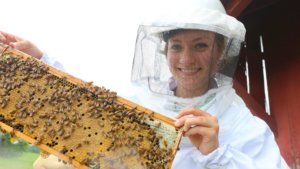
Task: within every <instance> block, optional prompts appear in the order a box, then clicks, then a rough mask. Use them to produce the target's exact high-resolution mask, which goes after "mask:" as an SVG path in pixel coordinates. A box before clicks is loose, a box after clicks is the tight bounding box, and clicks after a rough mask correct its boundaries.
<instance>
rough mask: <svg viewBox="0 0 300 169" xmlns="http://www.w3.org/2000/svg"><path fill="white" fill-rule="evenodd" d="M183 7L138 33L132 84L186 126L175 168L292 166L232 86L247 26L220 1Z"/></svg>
mask: <svg viewBox="0 0 300 169" xmlns="http://www.w3.org/2000/svg"><path fill="white" fill-rule="evenodd" d="M176 2H177V1H175V0H173V1H171V3H170V6H172V5H174V4H176ZM178 3H179V4H177V6H179V8H176V7H174V8H172V7H170V6H168V8H167V9H168V10H165V11H164V12H166V14H164V15H163V16H162V17H159V19H158V20H156V21H155V22H146V23H145V24H143V25H141V26H140V27H139V30H138V36H137V41H136V42H137V43H136V49H135V57H134V62H133V67H132V79H131V80H132V82H133V85H134V87H135V89H136V90H135V91H136V93H135V94H134V96H132V97H131V99H132V100H133V101H135V102H137V103H139V104H141V105H143V106H145V107H148V108H150V109H153V110H155V111H157V112H160V113H162V114H164V115H166V116H169V117H170V118H174V119H177V120H176V122H175V125H176V126H178V127H183V130H184V136H186V137H183V139H182V141H181V143H180V150H179V151H178V152H177V154H176V156H175V159H174V162H173V165H172V168H173V169H183V168H184V169H186V168H189V169H196V168H211V169H216V168H229V169H235V168H239V169H240V168H242V169H247V168H249V169H250V168H251V169H252V168H257V169H268V168H269V169H275V168H282V169H283V168H288V166H287V164H286V163H285V161H284V160H283V158H282V157H281V155H280V152H279V149H278V146H277V144H276V142H275V139H274V136H273V133H272V132H271V130H270V128H269V127H268V126H267V125H266V123H265V122H263V121H262V120H261V119H259V118H257V117H255V116H253V115H252V114H251V112H250V111H249V109H248V108H247V107H246V105H245V104H244V102H243V101H242V100H241V98H240V97H239V96H237V95H236V93H235V91H234V89H233V88H232V76H233V73H234V69H235V67H236V63H237V59H238V57H237V56H238V54H239V49H240V46H241V42H242V41H243V40H244V36H245V28H244V26H243V24H242V23H240V22H239V21H237V20H236V19H234V18H232V17H230V16H228V15H226V12H225V10H224V8H223V6H222V4H221V3H220V1H219V0H197V1H193V0H192V1H191V2H187V1H179V2H178ZM180 3H183V4H180ZM186 5H187V6H186ZM165 9H166V8H165ZM172 11H173V12H172ZM0 38H1V36H0ZM43 58H46V57H44V56H43V57H42V59H43ZM49 160H51V159H49ZM53 162H56V159H55V160H53ZM52 164H53V163H52ZM60 165H62V164H60ZM37 166H42V167H45V168H47V166H46V162H42V160H38V161H37V163H36V167H37ZM57 168H58V167H57Z"/></svg>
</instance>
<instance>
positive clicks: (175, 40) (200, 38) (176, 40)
mask: <svg viewBox="0 0 300 169" xmlns="http://www.w3.org/2000/svg"><path fill="white" fill-rule="evenodd" d="M205 39H209V38H208V37H198V38H196V39H193V40H192V42H196V41H199V40H205ZM170 42H181V40H178V39H177V38H174V39H172V38H171V39H170Z"/></svg>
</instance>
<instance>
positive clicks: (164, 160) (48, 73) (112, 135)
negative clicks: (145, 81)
mask: <svg viewBox="0 0 300 169" xmlns="http://www.w3.org/2000/svg"><path fill="white" fill-rule="evenodd" d="M16 59H17V60H19V61H20V62H18V63H13V61H14V60H16ZM0 62H1V63H2V62H5V63H6V62H7V63H8V64H14V65H13V66H12V65H9V67H6V68H5V64H3V65H4V66H2V67H1V65H0V81H1V82H0V94H1V98H0V115H1V116H2V119H1V117H0V128H1V129H2V130H4V131H5V132H8V133H10V134H11V135H13V136H16V137H18V138H22V139H24V140H26V141H27V142H29V143H31V144H35V145H36V146H37V147H39V148H40V149H41V150H42V151H44V152H47V153H49V154H53V155H56V156H57V157H59V158H60V159H62V160H63V161H65V162H68V163H71V164H72V165H74V166H75V167H77V168H83V169H84V168H93V167H92V164H94V168H97V167H100V166H101V165H102V166H101V168H103V166H104V168H109V165H115V164H109V163H114V162H115V163H121V162H120V158H122V159H124V161H125V163H126V160H127V163H128V164H129V163H131V162H128V161H132V163H136V161H137V160H138V161H139V162H141V164H139V165H140V167H143V168H171V165H172V161H173V158H174V156H175V153H176V151H177V148H178V144H179V142H180V139H181V136H182V132H181V130H179V131H178V130H177V129H176V128H175V126H174V120H173V119H170V118H168V117H165V116H163V115H161V114H159V113H156V112H153V111H151V110H149V109H147V108H144V107H142V106H140V105H138V104H135V103H133V102H131V101H129V100H126V99H124V98H122V97H119V96H117V95H116V93H115V92H111V91H109V90H107V89H105V88H103V87H97V86H95V85H93V84H91V83H87V82H85V81H82V80H80V79H78V78H76V77H73V76H71V75H69V74H67V73H64V72H62V71H60V70H58V69H55V68H53V67H51V66H49V65H47V64H44V63H42V62H41V61H39V60H37V59H34V58H32V57H31V56H29V55H27V54H25V53H22V52H20V51H18V50H15V49H13V48H11V47H9V46H7V45H4V44H0ZM29 63H30V64H29ZM27 64H29V66H32V65H38V66H37V67H36V68H34V71H38V72H39V74H37V75H35V74H34V73H32V72H31V71H32V70H31V68H26V70H25V73H23V74H21V73H20V70H19V68H18V67H17V66H16V65H21V66H22V65H27ZM21 66H19V67H21ZM12 67H17V68H12ZM23 67H26V66H23ZM27 67H28V65H27ZM11 69H18V72H17V71H15V72H17V73H15V72H14V73H13V74H9V73H7V72H5V71H6V70H11ZM20 69H21V68H20ZM1 71H2V72H1ZM22 71H23V72H24V70H22ZM30 73H32V75H31V74H30ZM20 74H21V75H22V77H21V75H20ZM24 74H26V75H24ZM40 75H41V76H40ZM17 76H20V77H18V78H16V77H17ZM6 77H7V78H6ZM31 77H32V78H31ZM9 78H11V79H10V80H9ZM7 79H8V80H7ZM20 79H21V80H20ZM49 79H50V80H49ZM7 81H8V82H7ZM11 81H15V82H11ZM16 81H18V82H16ZM46 81H47V82H46ZM50 81H51V85H48V84H50ZM50 88H51V89H50ZM53 88H55V89H53ZM33 89H34V90H33ZM78 91H80V94H78ZM22 92H25V94H24V93H22ZM58 93H60V95H59V96H62V95H63V96H64V97H60V98H59V99H61V102H57V100H53V98H54V96H55V95H58ZM65 93H66V94H65ZM68 93H72V94H73V95H72V96H70V95H71V94H68ZM76 93H77V94H76ZM67 96H70V97H67ZM57 97H58V96H57ZM76 97H78V99H77V100H76ZM25 98H27V99H25ZM68 98H70V99H68ZM82 98H84V99H86V100H85V101H80V100H84V99H82ZM51 99H52V100H51ZM26 100H27V101H26ZM28 100H29V101H28ZM40 100H43V101H44V102H45V104H43V103H41V101H40ZM45 100H46V101H45ZM66 100H67V101H66ZM99 100H100V101H99ZM46 102H47V103H46ZM75 102H76V104H75ZM65 103H66V104H67V103H68V104H69V107H68V106H65V107H64V106H63V105H66V104H65ZM24 104H27V105H26V106H25V107H24ZM99 104H100V105H99ZM76 105H77V106H76ZM55 106H56V107H55ZM59 106H60V107H59ZM58 107H59V108H58ZM100 107H101V110H99V109H100ZM63 108H65V110H62V111H59V110H60V109H63ZM83 109H84V111H85V112H82V111H83ZM77 111H81V112H80V113H82V114H80V113H78V112H77ZM50 112H51V113H50ZM54 114H55V115H56V116H54ZM79 116H80V117H79ZM87 116H89V117H87ZM72 117H74V118H73V119H72V120H71V118H72ZM52 118H53V120H51V119H52ZM80 120H81V121H80ZM74 121H76V122H74ZM53 122H54V123H53ZM55 122H56V123H55ZM80 122H82V123H80ZM94 126H95V127H94ZM104 126H105V127H104ZM50 127H51V130H50V129H49V128H50ZM49 130H50V131H49ZM98 131H99V133H98ZM116 131H117V132H116ZM100 132H101V133H100ZM49 133H50V134H49ZM51 133H52V134H51ZM86 134H88V135H86ZM52 136H53V137H52ZM71 136H73V139H72V140H71V139H70V137H71ZM74 137H75V139H74ZM82 137H86V138H83V139H81V138H82ZM78 140H79V141H78ZM91 140H92V141H91ZM99 140H100V144H101V146H102V148H98V149H97V146H98V147H101V146H100V145H98V143H99ZM101 140H104V141H103V142H102V141H101ZM94 141H95V144H94V143H93V142H94ZM74 142H76V145H75V143H74ZM78 142H80V143H78ZM124 142H125V143H124ZM85 144H86V145H85ZM81 147H84V148H81ZM132 147H133V148H132ZM87 149H89V150H87ZM93 149H96V150H95V151H93V152H91V150H93ZM128 152H130V153H131V154H128ZM124 153H125V155H122V156H118V158H119V159H115V158H114V159H112V157H115V156H116V154H118V155H119V154H124ZM72 155H73V156H72ZM160 156H162V157H160ZM95 159H96V160H97V161H98V163H96V164H95V163H92V162H95ZM103 161H104V162H105V164H104V162H103ZM124 161H122V163H123V162H124ZM99 165H100V166H99ZM132 165H133V164H132ZM95 166H96V167H95Z"/></svg>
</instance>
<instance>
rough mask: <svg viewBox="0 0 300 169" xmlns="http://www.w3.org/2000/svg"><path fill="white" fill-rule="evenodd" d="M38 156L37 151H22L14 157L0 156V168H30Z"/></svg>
mask: <svg viewBox="0 0 300 169" xmlns="http://www.w3.org/2000/svg"><path fill="white" fill-rule="evenodd" d="M38 156H39V154H38V153H32V152H23V153H22V155H20V156H16V157H10V158H4V157H0V169H32V165H33V163H34V161H35V160H36V159H37V157H38Z"/></svg>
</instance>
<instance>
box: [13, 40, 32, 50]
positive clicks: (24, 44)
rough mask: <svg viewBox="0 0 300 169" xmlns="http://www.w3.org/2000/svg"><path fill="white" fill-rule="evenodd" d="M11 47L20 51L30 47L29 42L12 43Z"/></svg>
mask: <svg viewBox="0 0 300 169" xmlns="http://www.w3.org/2000/svg"><path fill="white" fill-rule="evenodd" d="M9 45H10V46H12V47H13V48H15V49H18V50H24V49H26V48H27V47H28V42H27V41H18V42H11V43H10V44H9Z"/></svg>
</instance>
